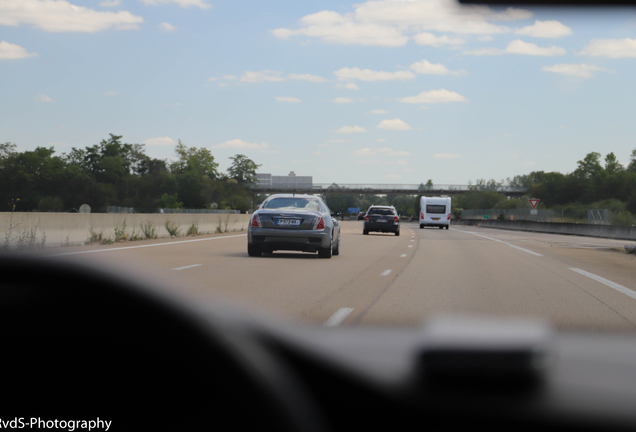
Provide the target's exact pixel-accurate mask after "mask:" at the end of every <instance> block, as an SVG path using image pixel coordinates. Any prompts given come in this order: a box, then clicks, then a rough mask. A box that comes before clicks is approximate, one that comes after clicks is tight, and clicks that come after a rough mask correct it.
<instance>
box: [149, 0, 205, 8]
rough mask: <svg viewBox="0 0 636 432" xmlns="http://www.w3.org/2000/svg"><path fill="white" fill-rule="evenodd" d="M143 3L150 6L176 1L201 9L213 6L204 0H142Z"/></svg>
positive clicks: (184, 5)
mask: <svg viewBox="0 0 636 432" xmlns="http://www.w3.org/2000/svg"><path fill="white" fill-rule="evenodd" d="M140 1H141V2H142V3H143V4H145V5H149V6H157V5H160V4H168V3H174V4H177V5H179V6H181V7H190V6H196V7H199V8H201V9H209V8H210V7H211V6H210V5H209V4H207V3H206V2H205V1H204V0H140Z"/></svg>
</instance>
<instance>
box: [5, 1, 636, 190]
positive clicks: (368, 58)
mask: <svg viewBox="0 0 636 432" xmlns="http://www.w3.org/2000/svg"><path fill="white" fill-rule="evenodd" d="M0 80H1V83H2V84H1V86H0V100H1V101H2V103H1V104H0V142H7V141H10V142H14V143H16V144H17V145H18V147H19V149H20V150H32V149H34V148H35V147H37V146H46V147H48V146H54V147H55V149H56V151H57V152H59V153H62V152H65V151H68V150H70V148H71V147H82V148H83V147H85V146H88V145H93V144H97V143H99V142H100V141H101V140H102V139H103V138H107V137H108V134H109V133H114V134H118V135H123V136H124V141H125V142H130V143H145V144H146V152H147V154H149V155H150V156H153V157H159V158H171V157H173V156H174V155H173V151H174V144H176V142H177V140H178V139H181V140H182V142H183V143H185V144H186V145H188V146H194V147H205V148H209V149H210V150H211V151H212V154H213V155H214V156H215V158H216V160H217V161H218V162H219V163H220V168H221V169H223V170H225V169H226V168H227V167H228V166H229V160H228V157H229V156H232V155H234V154H237V153H243V154H245V155H247V156H248V157H250V158H252V159H253V160H254V161H256V162H257V163H259V164H262V165H263V166H262V167H261V169H260V171H261V172H270V173H273V174H275V175H285V174H287V173H288V172H289V171H291V170H293V171H295V172H296V173H297V174H299V175H312V176H313V177H314V181H315V182H340V183H405V184H414V183H421V182H426V181H427V180H428V179H433V181H434V182H435V183H438V184H466V183H467V182H468V181H469V180H473V181H474V180H475V179H478V178H487V179H490V178H494V179H497V180H500V179H505V178H507V177H512V176H514V175H516V174H525V173H528V172H530V171H538V170H543V171H559V172H570V171H572V170H574V169H575V167H576V161H577V160H579V159H582V158H583V157H584V156H585V154H587V153H589V152H591V151H598V152H600V153H602V154H603V155H605V154H606V153H608V152H610V151H613V152H614V153H616V155H617V156H618V158H619V160H620V161H621V162H622V163H624V164H627V163H628V162H629V155H630V153H631V151H632V149H634V148H636V139H635V137H636V121H635V120H634V108H633V106H634V100H636V85H635V84H636V15H635V14H634V13H633V11H631V10H625V9H622V10H621V9H612V10H602V11H601V10H593V11H577V10H564V9H536V8H523V9H505V8H486V7H472V8H461V7H459V6H457V4H456V3H454V2H452V1H446V0H434V1H431V0H421V1H420V0H377V1H368V2H360V3H350V4H345V3H344V2H340V1H338V2H335V1H333V2H326V1H323V2H320V3H319V4H318V3H315V4H314V2H297V1H269V2H263V1H231V2H229V1H227V2H217V1H212V0H120V1H117V0H102V1H99V0H97V1H88V0H70V1H65V0H48V1H42V0H0Z"/></svg>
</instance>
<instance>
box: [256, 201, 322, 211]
mask: <svg viewBox="0 0 636 432" xmlns="http://www.w3.org/2000/svg"><path fill="white" fill-rule="evenodd" d="M263 208H266V209H281V210H283V209H288V210H311V211H317V210H320V203H319V202H318V201H316V200H313V199H307V198H273V199H270V200H267V201H266V202H265V203H264V204H263Z"/></svg>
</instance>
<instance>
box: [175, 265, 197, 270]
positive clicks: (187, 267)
mask: <svg viewBox="0 0 636 432" xmlns="http://www.w3.org/2000/svg"><path fill="white" fill-rule="evenodd" d="M200 265H201V264H192V265H187V266H183V267H177V268H173V269H172V270H185V269H189V268H192V267H199V266H200Z"/></svg>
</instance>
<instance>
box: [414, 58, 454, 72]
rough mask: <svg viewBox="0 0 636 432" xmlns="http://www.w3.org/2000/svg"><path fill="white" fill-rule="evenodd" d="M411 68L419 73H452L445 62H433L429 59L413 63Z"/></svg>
mask: <svg viewBox="0 0 636 432" xmlns="http://www.w3.org/2000/svg"><path fill="white" fill-rule="evenodd" d="M411 69H413V70H414V71H415V72H416V73H418V74H429V75H447V74H449V73H450V71H449V70H448V68H447V67H446V66H444V65H443V64H441V63H436V64H433V63H431V62H429V61H428V60H422V61H420V62H415V63H413V64H412V65H411Z"/></svg>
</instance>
